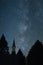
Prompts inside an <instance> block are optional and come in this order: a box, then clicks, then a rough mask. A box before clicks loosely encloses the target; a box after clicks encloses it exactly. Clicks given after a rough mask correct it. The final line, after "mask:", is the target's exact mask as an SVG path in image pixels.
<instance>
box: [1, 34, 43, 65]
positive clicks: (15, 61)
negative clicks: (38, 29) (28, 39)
mask: <svg viewBox="0 0 43 65" xmlns="http://www.w3.org/2000/svg"><path fill="white" fill-rule="evenodd" d="M15 49H16V45H15V41H13V45H12V52H11V54H10V53H9V47H8V42H7V40H6V38H5V36H4V34H2V36H1V38H0V65H43V44H42V42H40V41H39V40H37V41H36V42H35V43H34V45H33V46H32V47H31V49H30V51H29V52H28V55H27V56H26V57H25V56H24V54H23V53H22V51H21V49H19V51H18V53H17V54H16V51H15Z"/></svg>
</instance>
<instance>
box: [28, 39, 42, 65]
mask: <svg viewBox="0 0 43 65" xmlns="http://www.w3.org/2000/svg"><path fill="white" fill-rule="evenodd" d="M42 59H43V45H42V43H41V42H40V41H39V40H37V41H36V42H35V44H34V45H33V46H32V48H31V49H30V51H29V54H28V56H27V65H43V62H42V61H43V60H42Z"/></svg>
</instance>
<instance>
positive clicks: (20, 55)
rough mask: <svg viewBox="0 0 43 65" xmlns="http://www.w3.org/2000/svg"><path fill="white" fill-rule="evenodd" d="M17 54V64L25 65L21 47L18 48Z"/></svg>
mask: <svg viewBox="0 0 43 65" xmlns="http://www.w3.org/2000/svg"><path fill="white" fill-rule="evenodd" d="M17 56H18V65H25V56H24V55H23V53H22V51H21V49H19V51H18V53H17Z"/></svg>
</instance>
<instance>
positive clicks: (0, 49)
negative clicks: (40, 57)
mask: <svg viewBox="0 0 43 65" xmlns="http://www.w3.org/2000/svg"><path fill="white" fill-rule="evenodd" d="M0 54H9V47H8V43H7V40H6V39H5V36H4V34H2V37H1V39H0Z"/></svg>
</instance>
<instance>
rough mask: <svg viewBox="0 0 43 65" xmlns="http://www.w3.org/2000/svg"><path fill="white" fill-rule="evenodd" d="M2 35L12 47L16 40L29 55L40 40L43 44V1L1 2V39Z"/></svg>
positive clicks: (16, 0)
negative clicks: (30, 50) (35, 43)
mask: <svg viewBox="0 0 43 65" xmlns="http://www.w3.org/2000/svg"><path fill="white" fill-rule="evenodd" d="M2 33H4V34H5V37H6V39H7V41H8V45H9V47H10V51H11V46H12V43H13V40H14V39H15V44H16V51H18V49H19V48H21V50H22V51H23V53H24V54H25V55H27V53H28V51H29V49H30V48H31V46H32V45H33V44H34V42H35V41H36V40H37V39H38V40H40V41H42V42H43V0H0V37H1V35H2Z"/></svg>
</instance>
